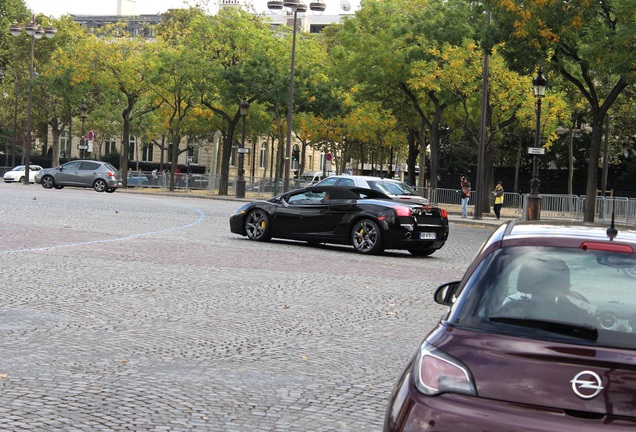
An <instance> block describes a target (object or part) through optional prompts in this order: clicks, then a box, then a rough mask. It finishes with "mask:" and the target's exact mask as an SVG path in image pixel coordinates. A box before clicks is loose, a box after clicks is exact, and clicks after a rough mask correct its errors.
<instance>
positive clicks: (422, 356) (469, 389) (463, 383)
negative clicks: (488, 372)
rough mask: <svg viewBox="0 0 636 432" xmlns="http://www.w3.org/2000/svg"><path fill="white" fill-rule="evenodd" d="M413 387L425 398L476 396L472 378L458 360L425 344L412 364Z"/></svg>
mask: <svg viewBox="0 0 636 432" xmlns="http://www.w3.org/2000/svg"><path fill="white" fill-rule="evenodd" d="M413 380H414V381H415V387H416V388H417V389H418V390H419V391H420V392H422V393H423V394H425V395H427V396H435V395H438V394H440V393H460V394H465V395H469V396H477V390H475V384H474V381H473V377H472V375H471V373H470V371H469V370H468V368H467V367H466V366H464V365H463V364H462V363H461V362H460V361H459V360H457V359H455V358H453V357H451V356H449V355H448V354H446V353H445V352H443V351H440V350H438V349H437V348H435V347H433V346H432V345H430V344H429V343H427V342H424V344H422V347H421V348H420V352H419V354H418V356H417V359H416V361H415V362H414V364H413Z"/></svg>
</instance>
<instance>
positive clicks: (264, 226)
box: [245, 209, 272, 241]
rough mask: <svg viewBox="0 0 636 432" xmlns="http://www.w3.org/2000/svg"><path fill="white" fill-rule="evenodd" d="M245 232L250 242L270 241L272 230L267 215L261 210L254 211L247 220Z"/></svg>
mask: <svg viewBox="0 0 636 432" xmlns="http://www.w3.org/2000/svg"><path fill="white" fill-rule="evenodd" d="M245 232H246V233H247V237H248V238H249V239H250V240H256V241H268V240H270V239H271V238H272V230H271V227H270V224H269V217H268V216H267V213H265V212H264V211H263V210H260V209H257V210H254V211H252V212H251V213H250V214H249V215H248V216H247V218H245Z"/></svg>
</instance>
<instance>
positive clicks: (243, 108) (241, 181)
mask: <svg viewBox="0 0 636 432" xmlns="http://www.w3.org/2000/svg"><path fill="white" fill-rule="evenodd" d="M249 108H250V103H249V102H248V101H246V100H245V99H243V100H242V101H241V103H240V104H239V110H240V112H241V117H243V134H242V136H241V147H240V148H239V149H238V157H239V165H238V178H237V179H236V197H237V198H245V169H244V166H245V153H247V151H248V149H246V148H245V117H247V111H248V110H249Z"/></svg>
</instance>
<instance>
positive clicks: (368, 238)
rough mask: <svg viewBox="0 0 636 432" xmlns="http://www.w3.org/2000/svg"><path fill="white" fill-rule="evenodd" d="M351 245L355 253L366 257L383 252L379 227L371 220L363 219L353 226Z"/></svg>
mask: <svg viewBox="0 0 636 432" xmlns="http://www.w3.org/2000/svg"><path fill="white" fill-rule="evenodd" d="M351 243H352V244H353V248H354V249H355V250H356V252H359V253H362V254H366V255H377V254H380V253H382V252H383V251H384V246H383V244H382V233H381V231H380V227H379V226H378V224H376V223H375V222H373V221H372V220H371V219H363V220H361V221H358V222H357V223H356V224H355V225H354V226H353V229H352V230H351Z"/></svg>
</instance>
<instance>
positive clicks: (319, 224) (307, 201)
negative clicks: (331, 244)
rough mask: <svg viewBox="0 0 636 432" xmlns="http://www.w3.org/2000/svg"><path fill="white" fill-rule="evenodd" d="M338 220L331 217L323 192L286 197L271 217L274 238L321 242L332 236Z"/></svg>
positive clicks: (327, 201)
mask: <svg viewBox="0 0 636 432" xmlns="http://www.w3.org/2000/svg"><path fill="white" fill-rule="evenodd" d="M336 224H337V220H335V219H334V218H332V217H331V215H330V211H329V197H328V195H327V193H326V192H325V191H314V190H301V191H297V192H294V193H291V194H289V195H288V196H286V197H285V200H284V203H283V205H281V206H280V207H278V208H277V209H276V213H275V214H274V224H273V236H274V237H281V238H293V239H302V240H320V239H327V238H329V237H330V236H331V232H332V231H333V229H334V227H335V225H336Z"/></svg>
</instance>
